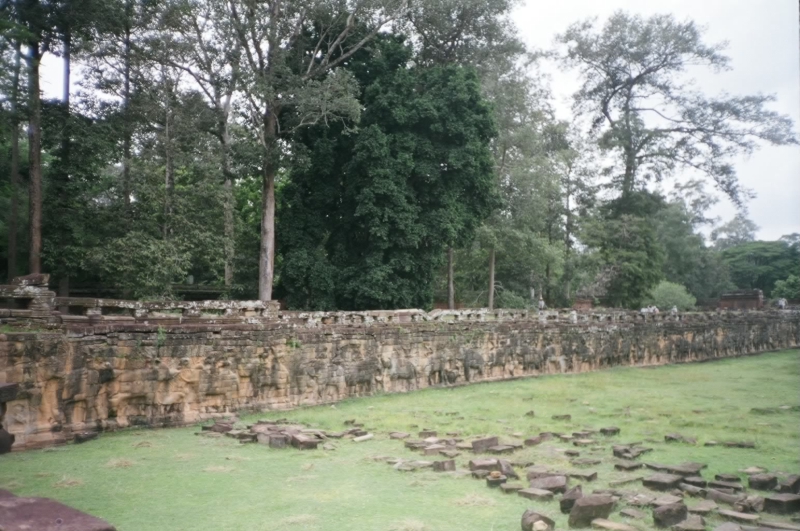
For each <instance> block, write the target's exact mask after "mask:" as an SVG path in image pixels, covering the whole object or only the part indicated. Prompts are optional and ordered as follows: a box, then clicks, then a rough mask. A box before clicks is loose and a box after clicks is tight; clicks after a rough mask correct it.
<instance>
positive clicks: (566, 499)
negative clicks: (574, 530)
mask: <svg viewBox="0 0 800 531" xmlns="http://www.w3.org/2000/svg"><path fill="white" fill-rule="evenodd" d="M579 498H583V490H582V489H581V486H580V485H575V486H574V487H572V488H571V489H569V490H568V491H567V492H565V493H564V495H563V496H561V499H560V500H559V501H558V503H559V506H560V507H561V512H562V513H564V514H569V512H570V511H571V510H572V506H573V505H575V500H578V499H579Z"/></svg>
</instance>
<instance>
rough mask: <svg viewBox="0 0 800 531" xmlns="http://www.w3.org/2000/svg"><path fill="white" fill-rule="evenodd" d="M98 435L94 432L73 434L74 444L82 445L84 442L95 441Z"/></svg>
mask: <svg viewBox="0 0 800 531" xmlns="http://www.w3.org/2000/svg"><path fill="white" fill-rule="evenodd" d="M97 437H98V433H97V432H96V431H84V432H80V433H76V434H75V438H74V439H73V440H74V441H75V444H83V443H85V442H89V441H93V440H95V439H97Z"/></svg>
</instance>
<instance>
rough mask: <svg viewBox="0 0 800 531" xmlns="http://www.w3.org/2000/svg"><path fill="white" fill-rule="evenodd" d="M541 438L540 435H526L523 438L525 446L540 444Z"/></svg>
mask: <svg viewBox="0 0 800 531" xmlns="http://www.w3.org/2000/svg"><path fill="white" fill-rule="evenodd" d="M542 440H543V439H542V437H541V436H536V437H528V438H527V439H525V446H537V445H539V444H542Z"/></svg>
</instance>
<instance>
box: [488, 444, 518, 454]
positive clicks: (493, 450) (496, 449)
mask: <svg viewBox="0 0 800 531" xmlns="http://www.w3.org/2000/svg"><path fill="white" fill-rule="evenodd" d="M514 450H515V448H514V447H513V446H511V445H509V444H498V445H496V446H491V447H489V448H488V449H487V450H486V451H487V452H488V453H490V454H495V455H498V454H510V453H513V452H514Z"/></svg>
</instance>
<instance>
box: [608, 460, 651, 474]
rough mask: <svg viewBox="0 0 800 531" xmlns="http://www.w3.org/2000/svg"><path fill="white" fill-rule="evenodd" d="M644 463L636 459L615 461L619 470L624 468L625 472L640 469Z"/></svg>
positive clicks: (615, 466)
mask: <svg viewBox="0 0 800 531" xmlns="http://www.w3.org/2000/svg"><path fill="white" fill-rule="evenodd" d="M643 466H644V465H643V464H642V463H637V462H636V461H625V460H623V461H618V462H616V463H614V468H616V469H617V470H623V471H625V472H630V471H631V470H638V469H640V468H642V467H643Z"/></svg>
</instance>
